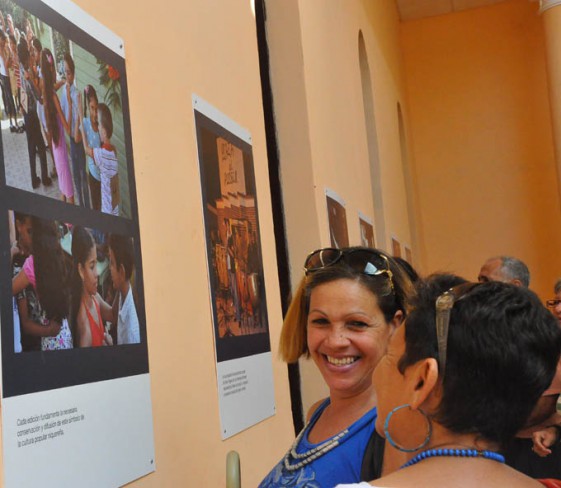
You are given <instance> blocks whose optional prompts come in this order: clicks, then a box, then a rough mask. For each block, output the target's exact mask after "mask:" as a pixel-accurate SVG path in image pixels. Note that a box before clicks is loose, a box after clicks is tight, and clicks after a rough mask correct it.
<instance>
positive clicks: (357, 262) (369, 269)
mask: <svg viewBox="0 0 561 488" xmlns="http://www.w3.org/2000/svg"><path fill="white" fill-rule="evenodd" d="M345 257H346V259H347V262H348V263H349V265H350V266H351V267H352V268H353V269H356V270H357V271H360V272H361V273H364V274H365V275H370V276H376V275H379V274H380V273H381V272H383V271H387V269H388V264H387V262H386V261H385V260H384V258H383V257H382V256H380V255H379V254H376V253H373V252H370V251H355V252H351V253H349V254H347V255H346V256H345Z"/></svg>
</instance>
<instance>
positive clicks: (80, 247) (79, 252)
mask: <svg viewBox="0 0 561 488" xmlns="http://www.w3.org/2000/svg"><path fill="white" fill-rule="evenodd" d="M94 245H95V242H94V239H93V237H92V235H91V234H90V232H89V231H88V230H87V229H85V228H84V227H82V226H80V225H76V226H75V227H74V229H73V230H72V261H73V267H72V281H71V297H72V298H71V303H70V325H71V327H72V332H73V336H74V337H77V336H76V335H75V334H76V329H77V323H76V322H77V318H78V311H79V310H80V305H81V303H82V293H83V289H84V285H83V283H82V278H81V277H80V273H79V272H78V265H79V264H82V265H83V264H84V263H85V262H86V260H87V259H88V255H89V253H90V251H91V249H92V247H94Z"/></svg>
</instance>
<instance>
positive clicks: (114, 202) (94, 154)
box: [80, 103, 120, 216]
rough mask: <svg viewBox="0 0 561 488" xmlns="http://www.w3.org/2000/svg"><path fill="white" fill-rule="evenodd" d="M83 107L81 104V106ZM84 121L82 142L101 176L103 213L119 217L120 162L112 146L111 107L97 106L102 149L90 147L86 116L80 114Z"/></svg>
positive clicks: (102, 104) (101, 104)
mask: <svg viewBox="0 0 561 488" xmlns="http://www.w3.org/2000/svg"><path fill="white" fill-rule="evenodd" d="M80 107H81V104H80ZM80 120H81V121H82V127H81V130H82V142H83V144H84V152H85V153H86V154H87V155H88V156H89V157H91V158H92V159H93V161H94V164H95V165H96V167H97V168H98V169H99V173H100V175H101V211H102V212H103V213H108V214H111V215H116V216H118V215H119V201H120V191H119V161H118V159H117V151H116V149H115V146H113V144H111V136H112V135H113V117H112V116H111V111H110V110H109V107H108V106H107V105H105V104H104V103H100V104H98V106H97V120H98V124H99V138H100V140H101V147H99V148H92V147H90V146H89V145H88V140H87V138H86V135H85V129H84V125H83V120H84V114H83V113H81V114H80Z"/></svg>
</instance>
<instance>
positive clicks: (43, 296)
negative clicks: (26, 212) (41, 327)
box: [31, 216, 68, 322]
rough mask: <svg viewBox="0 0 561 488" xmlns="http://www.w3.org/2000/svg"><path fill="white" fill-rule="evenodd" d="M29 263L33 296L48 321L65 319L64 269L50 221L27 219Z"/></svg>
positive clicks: (65, 283) (57, 240)
mask: <svg viewBox="0 0 561 488" xmlns="http://www.w3.org/2000/svg"><path fill="white" fill-rule="evenodd" d="M31 229H32V246H33V264H34V268H35V280H36V288H37V297H38V298H39V302H40V303H41V308H42V309H43V310H44V312H45V315H46V317H47V318H48V319H52V320H56V321H57V322H62V320H63V319H65V318H66V317H67V316H68V267H67V264H66V261H65V256H64V251H63V250H62V247H61V245H60V235H59V232H58V228H57V226H56V224H55V222H53V221H52V220H45V219H41V218H39V217H35V216H32V217H31Z"/></svg>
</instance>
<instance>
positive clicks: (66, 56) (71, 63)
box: [64, 52, 76, 74]
mask: <svg viewBox="0 0 561 488" xmlns="http://www.w3.org/2000/svg"><path fill="white" fill-rule="evenodd" d="M64 61H65V62H66V64H67V65H68V67H69V68H70V71H72V74H74V73H75V72H76V68H75V67H74V60H73V59H72V56H70V53H69V52H65V53H64Z"/></svg>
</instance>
